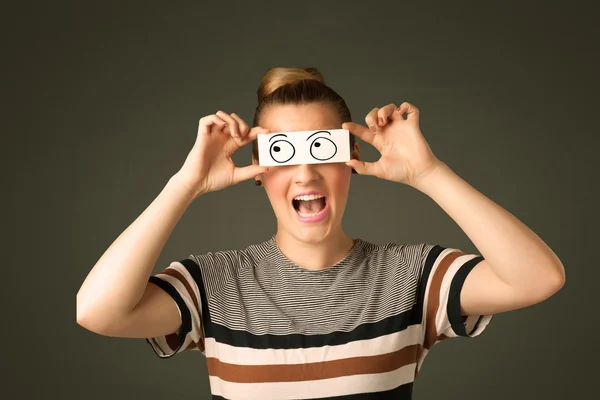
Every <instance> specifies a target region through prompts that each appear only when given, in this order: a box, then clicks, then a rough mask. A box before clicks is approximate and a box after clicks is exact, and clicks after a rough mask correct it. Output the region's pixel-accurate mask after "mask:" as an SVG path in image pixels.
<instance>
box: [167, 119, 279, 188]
mask: <svg viewBox="0 0 600 400" xmlns="http://www.w3.org/2000/svg"><path fill="white" fill-rule="evenodd" d="M259 133H269V130H268V129H265V128H262V127H259V126H257V127H254V128H252V129H249V128H248V125H247V124H246V123H245V122H244V120H242V118H240V117H239V116H238V115H236V114H235V113H231V114H230V115H229V114H227V113H225V112H223V111H218V112H217V113H216V114H211V115H207V116H205V117H203V118H201V119H200V123H199V126H198V136H197V137H196V143H194V147H193V148H192V150H191V151H190V153H189V154H188V156H187V158H186V160H185V163H184V164H183V166H182V167H181V169H180V170H179V171H178V172H177V173H176V174H175V176H174V177H173V178H175V179H176V180H177V181H178V182H180V183H182V184H183V185H185V186H186V187H187V188H188V189H189V190H191V191H192V193H193V195H194V199H195V198H196V197H198V196H200V195H202V194H205V193H208V192H214V191H217V190H221V189H224V188H226V187H227V186H230V185H235V184H237V183H239V182H241V181H243V180H246V179H250V178H253V177H255V176H256V175H259V174H261V173H263V172H265V171H267V170H268V169H269V168H268V167H261V166H259V165H249V166H246V167H237V166H236V165H235V164H234V163H233V160H232V159H231V156H232V155H233V153H235V152H236V151H237V150H238V149H239V148H240V147H242V146H245V145H246V144H248V143H250V142H252V141H253V140H255V139H256V138H257V134H259Z"/></svg>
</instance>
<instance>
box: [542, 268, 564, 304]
mask: <svg viewBox="0 0 600 400" xmlns="http://www.w3.org/2000/svg"><path fill="white" fill-rule="evenodd" d="M557 270H558V272H556V273H554V274H552V276H551V277H549V279H548V281H547V283H546V284H545V285H544V290H543V293H542V300H546V299H548V298H550V297H551V296H553V295H554V294H556V293H557V292H558V291H559V290H560V289H562V288H563V286H565V282H566V276H565V269H564V268H563V267H562V266H560V268H557Z"/></svg>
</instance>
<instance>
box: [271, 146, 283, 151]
mask: <svg viewBox="0 0 600 400" xmlns="http://www.w3.org/2000/svg"><path fill="white" fill-rule="evenodd" d="M273 150H274V151H279V150H281V149H280V148H279V146H275V147H273Z"/></svg>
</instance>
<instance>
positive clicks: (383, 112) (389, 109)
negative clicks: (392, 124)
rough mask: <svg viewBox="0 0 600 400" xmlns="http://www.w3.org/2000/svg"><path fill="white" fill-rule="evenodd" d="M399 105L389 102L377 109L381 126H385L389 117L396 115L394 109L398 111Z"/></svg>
mask: <svg viewBox="0 0 600 400" xmlns="http://www.w3.org/2000/svg"><path fill="white" fill-rule="evenodd" d="M397 108H398V107H396V105H395V104H388V105H387V106H385V107H383V108H380V109H379V111H377V123H378V124H379V126H384V125H385V124H387V122H388V118H390V117H391V116H393V115H394V111H396V109H397Z"/></svg>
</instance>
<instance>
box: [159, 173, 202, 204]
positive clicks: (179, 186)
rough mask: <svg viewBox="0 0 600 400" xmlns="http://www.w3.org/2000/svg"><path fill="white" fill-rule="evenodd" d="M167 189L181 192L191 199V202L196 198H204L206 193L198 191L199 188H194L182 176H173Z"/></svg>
mask: <svg viewBox="0 0 600 400" xmlns="http://www.w3.org/2000/svg"><path fill="white" fill-rule="evenodd" d="M167 187H169V188H172V189H173V190H175V191H177V192H179V193H180V194H182V195H183V196H185V197H187V198H189V200H190V201H193V200H195V199H196V198H198V197H200V196H202V195H203V194H204V193H205V192H204V191H203V190H198V188H194V186H193V185H190V184H189V183H188V182H186V181H185V179H183V178H181V177H180V176H178V175H177V174H176V175H173V176H172V177H171V179H169V181H168V182H167Z"/></svg>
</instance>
